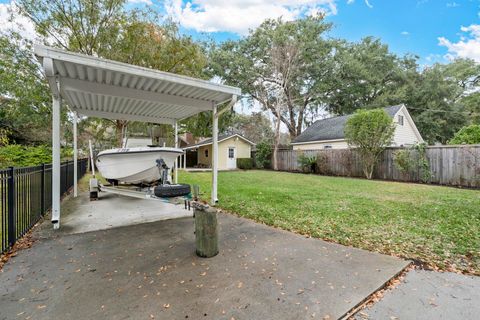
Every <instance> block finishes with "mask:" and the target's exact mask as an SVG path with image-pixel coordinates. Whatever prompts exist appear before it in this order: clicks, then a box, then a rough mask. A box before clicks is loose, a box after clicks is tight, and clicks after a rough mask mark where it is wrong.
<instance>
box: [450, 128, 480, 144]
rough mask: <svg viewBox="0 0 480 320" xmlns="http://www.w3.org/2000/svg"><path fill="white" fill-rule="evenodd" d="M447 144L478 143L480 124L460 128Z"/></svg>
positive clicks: (479, 142)
mask: <svg viewBox="0 0 480 320" xmlns="http://www.w3.org/2000/svg"><path fill="white" fill-rule="evenodd" d="M448 144H480V125H478V124H472V125H469V126H466V127H463V128H462V129H460V130H459V131H458V132H457V133H455V136H454V137H453V138H452V139H451V140H450V141H449V142H448Z"/></svg>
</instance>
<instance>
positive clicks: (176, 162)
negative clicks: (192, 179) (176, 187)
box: [173, 120, 179, 184]
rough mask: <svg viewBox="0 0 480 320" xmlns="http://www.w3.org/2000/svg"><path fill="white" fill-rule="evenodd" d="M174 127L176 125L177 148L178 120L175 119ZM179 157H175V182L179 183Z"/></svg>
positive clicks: (176, 141)
mask: <svg viewBox="0 0 480 320" xmlns="http://www.w3.org/2000/svg"><path fill="white" fill-rule="evenodd" d="M173 127H174V130H175V148H178V124H177V120H175V122H174V124H173ZM178 159H179V157H177V159H175V184H177V183H178Z"/></svg>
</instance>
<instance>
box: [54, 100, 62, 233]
mask: <svg viewBox="0 0 480 320" xmlns="http://www.w3.org/2000/svg"><path fill="white" fill-rule="evenodd" d="M52 98H53V106H52V109H53V110H52V111H53V112H52V118H53V119H52V223H53V228H54V229H58V228H59V227H60V112H61V107H62V100H61V97H60V96H59V95H53V97H52Z"/></svg>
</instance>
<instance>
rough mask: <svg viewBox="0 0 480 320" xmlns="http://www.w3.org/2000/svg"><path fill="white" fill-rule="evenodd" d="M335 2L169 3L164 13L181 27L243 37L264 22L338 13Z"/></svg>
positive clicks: (239, 0) (233, 0) (212, 0)
mask: <svg viewBox="0 0 480 320" xmlns="http://www.w3.org/2000/svg"><path fill="white" fill-rule="evenodd" d="M336 1H337V0H278V1H269V0H230V1H224V0H187V1H182V0H168V1H166V3H165V9H166V11H167V14H168V15H169V16H170V17H172V18H173V19H175V20H177V21H178V22H179V23H180V24H181V25H182V26H183V27H185V28H189V29H194V30H196V31H203V32H217V31H226V32H234V33H237V34H241V35H244V34H246V33H248V30H249V29H252V28H255V27H257V26H259V25H260V24H261V23H262V22H263V21H264V20H265V19H268V18H278V17H283V19H285V20H294V19H296V18H298V17H301V16H303V15H317V14H319V13H324V14H327V15H335V14H337V6H336Z"/></svg>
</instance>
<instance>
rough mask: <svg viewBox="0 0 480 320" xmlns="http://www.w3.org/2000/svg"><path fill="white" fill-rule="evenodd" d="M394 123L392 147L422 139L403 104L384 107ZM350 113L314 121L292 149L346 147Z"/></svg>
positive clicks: (296, 140)
mask: <svg viewBox="0 0 480 320" xmlns="http://www.w3.org/2000/svg"><path fill="white" fill-rule="evenodd" d="M384 110H385V112H386V113H387V114H388V115H389V116H390V117H391V118H392V120H393V123H394V124H395V132H394V135H393V139H392V143H391V146H392V147H401V146H410V145H414V144H416V143H423V142H424V140H423V138H422V136H421V135H420V132H419V131H418V129H417V126H416V125H415V122H414V121H413V119H412V117H411V116H410V113H409V112H408V110H407V107H406V106H405V105H404V104H400V105H396V106H391V107H387V108H384ZM351 116H352V115H347V116H340V117H333V118H327V119H321V120H317V121H315V123H313V124H312V125H311V126H310V127H308V128H307V129H306V130H305V131H304V132H302V134H301V135H299V136H298V137H297V138H296V139H295V140H294V141H293V142H292V146H293V150H318V149H347V148H348V147H349V146H348V143H347V140H346V139H345V131H344V129H345V125H346V123H347V120H348V119H349V118H350V117H351Z"/></svg>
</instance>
